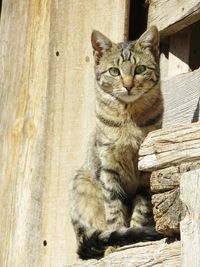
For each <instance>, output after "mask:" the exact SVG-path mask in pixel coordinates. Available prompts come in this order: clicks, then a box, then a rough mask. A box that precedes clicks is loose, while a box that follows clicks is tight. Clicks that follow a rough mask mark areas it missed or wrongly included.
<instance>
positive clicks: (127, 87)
mask: <svg viewBox="0 0 200 267" xmlns="http://www.w3.org/2000/svg"><path fill="white" fill-rule="evenodd" d="M124 87H125V88H126V90H127V91H128V92H130V91H131V89H132V87H133V86H132V84H131V85H126V86H124Z"/></svg>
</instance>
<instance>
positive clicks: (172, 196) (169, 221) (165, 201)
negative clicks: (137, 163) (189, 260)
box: [150, 161, 200, 236]
mask: <svg viewBox="0 0 200 267" xmlns="http://www.w3.org/2000/svg"><path fill="white" fill-rule="evenodd" d="M199 168H200V161H197V162H186V163H182V164H180V165H178V166H172V167H168V168H165V169H161V170H157V171H153V172H152V174H151V182H150V184H151V192H152V194H153V195H152V203H153V213H154V219H155V222H156V229H157V231H159V232H161V233H163V234H164V235H167V236H174V235H177V234H179V232H180V221H181V219H183V218H184V217H185V214H186V206H185V205H184V204H183V203H182V201H181V200H180V180H181V176H182V175H183V173H187V172H190V171H191V170H195V169H199Z"/></svg>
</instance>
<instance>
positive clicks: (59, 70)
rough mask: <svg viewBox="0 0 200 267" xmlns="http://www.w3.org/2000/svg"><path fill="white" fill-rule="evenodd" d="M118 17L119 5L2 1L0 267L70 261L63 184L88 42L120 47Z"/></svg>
mask: <svg viewBox="0 0 200 267" xmlns="http://www.w3.org/2000/svg"><path fill="white" fill-rule="evenodd" d="M128 11H129V1H128V0H115V1H106V0H103V1H101V2H99V1H94V0H87V1H74V0H69V1H64V0H60V1H51V0H45V1H38V0H37V1H32V0H30V1H20V2H17V3H16V1H14V0H7V1H4V3H3V9H2V17H1V28H0V36H1V43H0V53H1V54H0V56H1V60H2V67H1V69H0V77H1V84H0V85H1V86H0V88H1V94H0V117H1V126H0V127H1V129H0V133H1V138H0V145H1V148H2V153H1V154H0V166H2V167H1V169H0V209H1V217H0V242H1V250H0V266H5V267H19V266H20V267H24V266H27V267H32V266H36V267H38V266H44V267H46V266H66V265H67V264H69V263H71V262H73V261H74V260H75V238H74V234H73V230H72V226H71V224H70V217H69V203H68V184H69V180H70V178H71V177H72V174H73V172H74V170H75V169H76V168H77V167H79V166H80V165H81V163H82V161H83V158H84V155H85V150H86V144H87V141H88V138H89V133H90V131H91V130H92V128H93V125H94V105H95V104H94V93H95V89H94V75H93V58H92V49H91V45H90V34H91V30H92V29H93V28H96V29H98V30H100V31H102V32H103V33H104V34H106V35H108V36H109V37H110V38H111V39H113V41H122V40H123V39H126V38H127V33H128ZM2 244H3V245H2Z"/></svg>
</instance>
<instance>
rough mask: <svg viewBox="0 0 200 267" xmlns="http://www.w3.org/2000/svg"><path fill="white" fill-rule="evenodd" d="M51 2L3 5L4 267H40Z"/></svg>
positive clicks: (0, 176) (0, 197)
mask: <svg viewBox="0 0 200 267" xmlns="http://www.w3.org/2000/svg"><path fill="white" fill-rule="evenodd" d="M49 9H50V1H42V2H41V1H20V3H19V2H18V3H17V2H16V1H12V0H8V1H3V7H2V14H1V26H0V36H1V41H0V58H1V68H0V90H1V92H0V121H1V124H0V133H1V138H0V146H1V155H0V166H1V167H0V185H1V186H0V210H1V216H0V243H1V249H0V266H5V267H19V266H20V267H24V266H39V256H40V248H41V242H40V228H41V221H42V217H41V210H42V193H43V184H44V160H45V150H44V145H45V139H46V134H45V131H46V130H45V125H46V115H47V110H46V97H47V88H48V49H49V34H48V33H49V28H50V13H49Z"/></svg>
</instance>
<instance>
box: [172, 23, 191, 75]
mask: <svg viewBox="0 0 200 267" xmlns="http://www.w3.org/2000/svg"><path fill="white" fill-rule="evenodd" d="M191 38H192V31H191V29H190V28H187V29H184V30H182V31H180V32H177V33H176V34H174V35H172V36H170V45H169V56H168V58H169V61H168V64H169V65H168V77H173V76H176V75H178V74H181V73H187V72H189V71H190V70H191V69H190V66H189V63H190V62H189V61H190V48H191V45H190V44H191Z"/></svg>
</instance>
